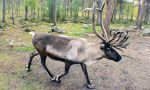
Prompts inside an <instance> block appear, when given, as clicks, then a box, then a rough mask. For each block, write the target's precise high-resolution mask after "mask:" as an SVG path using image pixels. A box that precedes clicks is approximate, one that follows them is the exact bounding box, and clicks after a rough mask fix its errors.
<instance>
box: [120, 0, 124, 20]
mask: <svg viewBox="0 0 150 90" xmlns="http://www.w3.org/2000/svg"><path fill="white" fill-rule="evenodd" d="M119 19H123V0H120V1H119Z"/></svg>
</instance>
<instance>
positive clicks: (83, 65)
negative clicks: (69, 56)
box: [80, 63, 95, 89]
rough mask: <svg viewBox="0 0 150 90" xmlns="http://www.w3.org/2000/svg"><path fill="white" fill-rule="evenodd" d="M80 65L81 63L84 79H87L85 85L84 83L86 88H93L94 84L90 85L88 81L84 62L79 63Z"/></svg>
mask: <svg viewBox="0 0 150 90" xmlns="http://www.w3.org/2000/svg"><path fill="white" fill-rule="evenodd" d="M80 65H81V68H82V71H83V73H84V75H85V78H86V81H87V85H86V86H87V88H89V89H94V88H95V87H94V85H91V82H90V80H89V76H88V72H87V68H86V64H84V63H81V64H80Z"/></svg>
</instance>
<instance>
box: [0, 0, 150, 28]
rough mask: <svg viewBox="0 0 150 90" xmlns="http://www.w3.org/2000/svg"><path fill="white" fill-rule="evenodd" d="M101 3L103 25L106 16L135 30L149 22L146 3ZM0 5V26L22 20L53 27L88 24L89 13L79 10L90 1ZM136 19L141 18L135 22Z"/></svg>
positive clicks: (28, 0) (4, 0) (23, 0)
mask: <svg viewBox="0 0 150 90" xmlns="http://www.w3.org/2000/svg"><path fill="white" fill-rule="evenodd" d="M104 2H106V3H107V6H106V8H105V11H104V14H103V18H105V20H104V22H107V21H109V20H108V18H107V16H109V17H110V19H111V22H112V23H119V24H127V23H132V22H134V23H136V24H138V25H137V26H138V28H141V27H140V25H139V23H138V22H143V23H144V24H149V22H150V18H149V17H150V14H149V13H150V9H149V8H150V1H149V0H106V1H105V0H98V2H97V4H98V6H99V7H101V5H102V3H104ZM0 3H1V4H0V5H1V8H0V11H1V12H2V13H1V15H0V16H1V17H0V18H1V21H2V23H6V24H13V25H16V22H17V20H19V21H20V22H21V21H24V20H26V21H31V22H38V23H39V22H46V23H53V25H54V26H56V23H65V22H73V23H90V22H91V19H90V18H91V13H90V12H85V13H84V12H82V11H83V10H84V9H85V8H91V7H92V5H93V1H92V0H1V1H0ZM109 3H110V4H109ZM107 7H111V8H110V9H108V8H107ZM107 12H110V14H111V15H109V13H108V14H106V13H107ZM140 18H142V19H141V20H139V19H140ZM11 19H12V20H11ZM10 20H11V21H12V22H11V21H10ZM97 20H98V19H97ZM2 23H1V24H2Z"/></svg>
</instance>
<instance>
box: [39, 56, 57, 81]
mask: <svg viewBox="0 0 150 90" xmlns="http://www.w3.org/2000/svg"><path fill="white" fill-rule="evenodd" d="M40 57H41V64H42V65H43V67H44V69H45V70H46V71H47V73H48V74H49V76H50V78H51V80H52V81H55V79H56V78H55V77H54V76H53V74H51V72H50V71H49V70H48V68H47V67H46V57H47V56H42V55H40Z"/></svg>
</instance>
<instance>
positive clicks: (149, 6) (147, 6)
mask: <svg viewBox="0 0 150 90" xmlns="http://www.w3.org/2000/svg"><path fill="white" fill-rule="evenodd" d="M149 9H150V1H149V0H146V1H145V16H144V23H145V24H148V22H149V15H150V10H149Z"/></svg>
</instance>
